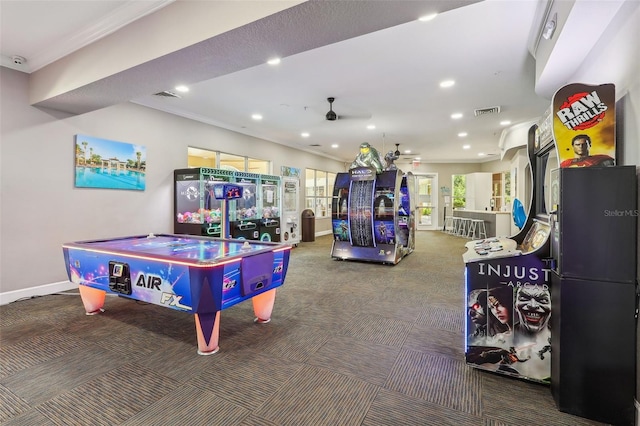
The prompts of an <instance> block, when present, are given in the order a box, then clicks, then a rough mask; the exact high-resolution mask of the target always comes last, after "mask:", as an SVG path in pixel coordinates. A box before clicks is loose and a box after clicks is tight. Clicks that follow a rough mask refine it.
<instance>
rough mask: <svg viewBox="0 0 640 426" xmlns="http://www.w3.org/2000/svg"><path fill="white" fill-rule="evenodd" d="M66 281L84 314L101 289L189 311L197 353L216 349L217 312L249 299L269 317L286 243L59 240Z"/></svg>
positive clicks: (94, 310) (101, 299)
mask: <svg viewBox="0 0 640 426" xmlns="http://www.w3.org/2000/svg"><path fill="white" fill-rule="evenodd" d="M62 247H63V252H64V259H65V264H66V268H67V274H68V275H69V280H70V281H71V282H73V283H76V284H78V288H79V290H80V296H81V298H82V302H83V304H84V308H85V311H86V313H87V315H93V314H98V313H100V312H103V311H104V309H103V306H104V303H105V298H106V295H107V293H110V294H116V295H119V296H123V297H127V298H130V299H134V300H138V301H143V302H148V303H152V304H155V305H159V306H163V307H166V308H170V309H175V310H179V311H184V312H188V313H191V314H193V315H194V317H195V323H196V333H197V342H198V353H199V354H201V355H210V354H214V353H216V352H217V351H218V350H219V346H218V340H219V327H220V311H221V310H223V309H226V308H228V307H230V306H233V305H235V304H237V303H240V302H242V301H244V300H247V299H251V300H252V301H253V309H254V313H255V316H256V318H255V319H254V321H255V322H257V323H267V322H269V321H270V320H271V312H272V310H273V305H274V302H275V297H276V289H277V287H279V286H281V285H282V284H283V283H284V279H285V276H286V273H287V267H288V265H289V254H290V249H291V247H290V246H288V245H284V244H279V243H271V242H262V241H245V240H233V239H220V238H209V237H200V236H191V235H189V236H186V235H171V234H159V235H153V234H149V235H140V236H131V237H121V238H114V239H107V240H94V241H81V242H74V243H67V244H63V246H62Z"/></svg>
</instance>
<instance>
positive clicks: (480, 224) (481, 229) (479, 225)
mask: <svg viewBox="0 0 640 426" xmlns="http://www.w3.org/2000/svg"><path fill="white" fill-rule="evenodd" d="M475 222H476V229H477V231H478V232H477V233H478V239H480V238H487V228H486V226H485V224H484V220H481V219H475ZM483 235H484V237H483Z"/></svg>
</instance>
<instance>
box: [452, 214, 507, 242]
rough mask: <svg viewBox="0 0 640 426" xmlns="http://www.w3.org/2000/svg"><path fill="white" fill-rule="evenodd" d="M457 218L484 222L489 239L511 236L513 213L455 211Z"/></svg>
mask: <svg viewBox="0 0 640 426" xmlns="http://www.w3.org/2000/svg"><path fill="white" fill-rule="evenodd" d="M453 215H454V216H456V217H466V218H469V219H480V220H484V225H485V227H486V228H487V238H491V237H509V236H511V212H491V211H486V210H457V209H456V210H454V211H453Z"/></svg>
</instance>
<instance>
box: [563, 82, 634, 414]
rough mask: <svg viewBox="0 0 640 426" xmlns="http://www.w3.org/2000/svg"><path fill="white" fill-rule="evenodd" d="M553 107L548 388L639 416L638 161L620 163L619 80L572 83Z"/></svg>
mask: <svg viewBox="0 0 640 426" xmlns="http://www.w3.org/2000/svg"><path fill="white" fill-rule="evenodd" d="M553 110H554V112H555V113H554V115H553V120H554V123H553V133H554V139H555V141H556V144H557V147H558V152H559V157H560V161H561V163H560V166H561V167H560V169H559V173H558V174H559V179H558V184H559V186H558V188H559V193H558V195H559V197H558V205H557V209H554V212H553V214H552V215H551V219H552V220H551V224H552V238H551V255H552V258H553V262H552V274H551V281H552V283H553V287H552V298H553V315H554V319H553V322H552V335H551V347H552V352H551V360H552V361H551V367H552V368H551V393H552V395H553V397H554V400H555V403H556V405H557V407H558V409H559V410H560V411H564V412H567V413H570V414H574V415H578V416H581V417H587V418H590V419H593V420H597V421H600V422H604V423H608V424H615V425H633V424H634V417H635V415H634V412H635V410H634V396H635V391H636V386H637V371H636V357H637V355H636V347H637V343H636V330H637V312H638V311H637V308H638V285H637V284H638V282H637V263H638V252H637V226H638V210H637V209H638V201H637V196H638V195H637V185H638V183H637V182H638V178H637V175H636V166H614V163H615V154H616V149H615V147H616V136H615V129H616V126H615V117H616V115H615V87H614V85H613V84H603V85H597V86H592V85H585V84H570V85H567V86H565V87H563V88H561V89H559V90H558V91H557V92H556V94H555V95H554V98H553ZM618 142H624V140H622V139H619V140H618ZM636 143H637V142H636ZM636 404H637V403H636Z"/></svg>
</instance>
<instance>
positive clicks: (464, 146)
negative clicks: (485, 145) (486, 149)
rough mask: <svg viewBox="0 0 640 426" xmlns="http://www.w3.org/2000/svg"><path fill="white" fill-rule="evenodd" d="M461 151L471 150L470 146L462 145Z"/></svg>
mask: <svg viewBox="0 0 640 426" xmlns="http://www.w3.org/2000/svg"><path fill="white" fill-rule="evenodd" d="M462 149H471V145H462Z"/></svg>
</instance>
